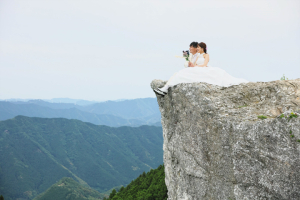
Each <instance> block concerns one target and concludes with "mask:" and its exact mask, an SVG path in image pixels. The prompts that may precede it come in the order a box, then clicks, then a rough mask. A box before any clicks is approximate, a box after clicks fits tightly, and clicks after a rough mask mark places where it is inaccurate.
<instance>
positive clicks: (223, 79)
mask: <svg viewBox="0 0 300 200" xmlns="http://www.w3.org/2000/svg"><path fill="white" fill-rule="evenodd" d="M190 53H191V54H190V55H189V61H187V62H186V64H185V68H184V69H182V70H180V71H178V72H176V73H175V74H174V75H173V76H172V77H171V78H170V79H169V80H168V82H167V83H166V85H165V86H164V87H162V88H157V89H154V92H155V93H156V94H159V95H162V96H164V95H166V94H167V93H168V89H169V87H172V86H174V85H177V84H179V83H193V82H206V83H210V84H214V85H218V86H224V87H228V86H231V85H238V84H240V83H248V82H249V81H247V80H245V79H242V78H235V77H233V76H231V75H230V74H228V73H227V72H226V71H224V70H223V69H221V68H218V67H211V66H209V65H207V64H208V62H209V54H207V47H206V44H205V43H204V42H201V43H199V44H198V43H197V42H192V43H191V44H190Z"/></svg>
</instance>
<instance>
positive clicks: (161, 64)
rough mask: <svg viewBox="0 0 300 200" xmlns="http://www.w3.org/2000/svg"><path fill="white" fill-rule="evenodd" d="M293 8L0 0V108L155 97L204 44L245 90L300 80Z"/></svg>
mask: <svg viewBox="0 0 300 200" xmlns="http://www.w3.org/2000/svg"><path fill="white" fill-rule="evenodd" d="M299 35H300V1H299V0H259V1H255V0H249V1H248V0H242V1H241V0H231V1H229V0H219V1H213V0H210V1H192V0H191V1H189V0H182V1H176V0H172V1H169V0H148V1H145V0H144V1H143V0H135V1H131V0H126V1H124V0H122V1H115V0H109V1H107V0H106V1H102V0H98V1H91V0H81V1H79V0H77V1H76V0H75V1H74V0H71V1H66V0H60V1H58V0H57V1H55V0H51V1H47V0H35V1H33V0H22V1H14V0H0V99H8V98H38V99H50V98H62V97H68V98H75V99H87V100H114V99H133V98H144V97H154V96H155V95H154V93H153V91H152V90H151V88H150V82H151V81H152V80H153V79H163V80H167V79H168V78H169V77H170V76H171V75H172V74H174V72H176V71H178V70H180V69H182V68H183V63H184V60H183V59H179V58H176V57H175V55H181V52H182V50H187V49H188V46H189V44H190V42H192V41H198V42H205V43H206V44H207V47H208V53H209V54H210V59H211V61H210V63H209V64H210V65H211V66H214V67H220V68H222V69H224V70H226V71H227V72H228V73H229V74H231V75H233V76H235V77H238V78H245V79H247V80H249V81H272V80H278V79H280V77H281V76H282V75H283V74H285V75H286V76H287V77H288V78H289V79H295V78H300V56H299V55H300V37H299Z"/></svg>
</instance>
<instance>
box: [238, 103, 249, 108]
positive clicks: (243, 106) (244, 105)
mask: <svg viewBox="0 0 300 200" xmlns="http://www.w3.org/2000/svg"><path fill="white" fill-rule="evenodd" d="M247 106H248V105H247V104H245V105H243V106H239V108H243V107H247Z"/></svg>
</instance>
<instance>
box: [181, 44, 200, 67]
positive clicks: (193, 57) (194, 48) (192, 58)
mask: <svg viewBox="0 0 300 200" xmlns="http://www.w3.org/2000/svg"><path fill="white" fill-rule="evenodd" d="M197 47H198V42H192V43H191V44H190V56H189V61H187V62H185V64H184V67H193V65H191V63H195V62H196V59H197V57H198V53H197Z"/></svg>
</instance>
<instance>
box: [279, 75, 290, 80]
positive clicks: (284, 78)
mask: <svg viewBox="0 0 300 200" xmlns="http://www.w3.org/2000/svg"><path fill="white" fill-rule="evenodd" d="M280 80H282V81H284V80H289V79H288V78H287V77H285V75H284V74H283V76H282V77H281V78H280Z"/></svg>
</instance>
